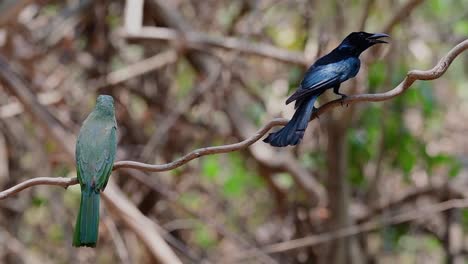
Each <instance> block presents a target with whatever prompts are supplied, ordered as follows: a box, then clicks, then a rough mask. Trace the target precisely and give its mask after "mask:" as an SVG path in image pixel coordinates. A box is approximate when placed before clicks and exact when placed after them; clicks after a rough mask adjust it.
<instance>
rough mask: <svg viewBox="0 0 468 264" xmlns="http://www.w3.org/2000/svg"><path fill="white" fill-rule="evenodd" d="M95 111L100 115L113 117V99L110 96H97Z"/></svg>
mask: <svg viewBox="0 0 468 264" xmlns="http://www.w3.org/2000/svg"><path fill="white" fill-rule="evenodd" d="M96 110H98V111H99V112H100V113H101V114H105V115H114V98H112V96H110V95H99V96H98V98H97V100H96Z"/></svg>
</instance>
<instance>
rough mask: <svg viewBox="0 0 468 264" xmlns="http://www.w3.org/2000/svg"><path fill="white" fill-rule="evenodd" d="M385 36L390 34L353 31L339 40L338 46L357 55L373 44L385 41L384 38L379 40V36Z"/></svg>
mask: <svg viewBox="0 0 468 264" xmlns="http://www.w3.org/2000/svg"><path fill="white" fill-rule="evenodd" d="M386 37H390V36H389V35H387V34H384V33H367V32H363V31H361V32H353V33H351V34H349V35H348V36H347V37H346V38H345V39H344V40H343V42H341V44H340V47H342V48H344V49H350V50H352V51H353V52H355V53H356V54H357V55H359V54H361V53H362V52H363V51H365V50H366V49H368V48H370V47H372V46H374V45H375V44H379V43H387V42H386V41H385V40H381V38H386Z"/></svg>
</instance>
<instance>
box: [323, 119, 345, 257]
mask: <svg viewBox="0 0 468 264" xmlns="http://www.w3.org/2000/svg"><path fill="white" fill-rule="evenodd" d="M331 123H334V124H330V125H329V126H328V147H327V166H328V175H327V191H328V195H329V209H330V213H331V215H330V224H329V230H330V231H332V230H337V229H340V228H344V227H345V226H348V225H350V223H351V219H350V216H349V213H348V208H349V201H350V193H349V185H348V181H347V180H346V173H347V144H346V129H343V128H342V127H340V126H339V125H335V124H337V122H331ZM350 249H351V248H350V243H349V238H341V239H337V240H335V241H333V242H331V243H330V244H329V247H328V262H327V263H332V264H345V263H350V261H351V256H350V255H351V254H350V252H351V250H350Z"/></svg>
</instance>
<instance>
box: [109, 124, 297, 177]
mask: <svg viewBox="0 0 468 264" xmlns="http://www.w3.org/2000/svg"><path fill="white" fill-rule="evenodd" d="M288 121H289V120H288V119H285V118H275V119H273V120H271V121H270V122H268V123H267V124H266V125H264V126H263V127H262V128H261V129H260V130H258V131H257V133H255V134H254V135H253V136H251V137H249V138H247V139H245V140H243V141H241V142H237V143H234V144H229V145H222V146H216V147H206V148H199V149H196V150H193V151H192V152H190V153H188V154H186V155H185V156H183V157H181V158H178V159H176V160H175V161H173V162H170V163H166V164H160V165H159V164H157V165H152V164H146V163H142V162H137V161H117V162H116V163H114V167H113V168H112V169H113V170H118V169H123V168H127V169H137V170H144V171H152V172H157V171H168V170H173V169H175V168H177V167H180V166H182V165H184V164H185V163H187V162H189V161H191V160H193V159H196V158H199V157H202V156H206V155H211V154H220V153H228V152H233V151H236V150H240V149H244V148H247V147H248V146H250V145H252V144H253V143H255V142H257V141H258V140H259V139H260V138H262V137H263V136H264V135H265V134H266V133H267V132H268V131H270V129H271V128H273V127H275V126H280V125H283V126H284V125H286V123H288Z"/></svg>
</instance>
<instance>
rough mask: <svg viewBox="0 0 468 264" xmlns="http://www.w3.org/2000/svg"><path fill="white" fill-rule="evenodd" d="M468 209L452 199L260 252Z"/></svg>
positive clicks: (463, 201)
mask: <svg viewBox="0 0 468 264" xmlns="http://www.w3.org/2000/svg"><path fill="white" fill-rule="evenodd" d="M466 207H468V199H452V200H448V201H445V202H441V203H436V204H431V205H429V206H426V207H423V208H420V209H411V210H408V211H407V212H404V213H401V214H397V215H394V216H392V217H385V218H383V219H375V220H371V221H369V222H366V223H363V224H360V225H353V226H349V227H346V228H342V229H338V230H335V231H332V232H328V233H323V234H318V235H311V236H307V237H303V238H299V239H294V240H289V241H285V242H281V243H276V244H272V245H268V246H266V247H263V248H262V250H263V251H264V252H265V253H267V254H271V253H279V252H284V251H288V250H293V249H297V248H302V247H309V246H314V245H318V244H322V243H326V242H330V241H332V240H335V239H338V238H343V237H349V236H354V235H357V234H361V233H364V232H370V231H373V230H377V229H379V228H382V227H385V226H389V225H396V224H402V223H406V222H409V221H413V220H416V219H419V218H422V217H427V216H431V215H434V214H436V213H440V212H444V211H447V210H450V209H454V208H466ZM253 253H254V252H250V251H246V252H241V253H240V254H237V255H238V256H239V257H238V258H235V259H231V260H227V261H226V260H223V262H224V263H232V262H239V261H241V260H243V259H247V258H251V257H254V256H255V255H253Z"/></svg>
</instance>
